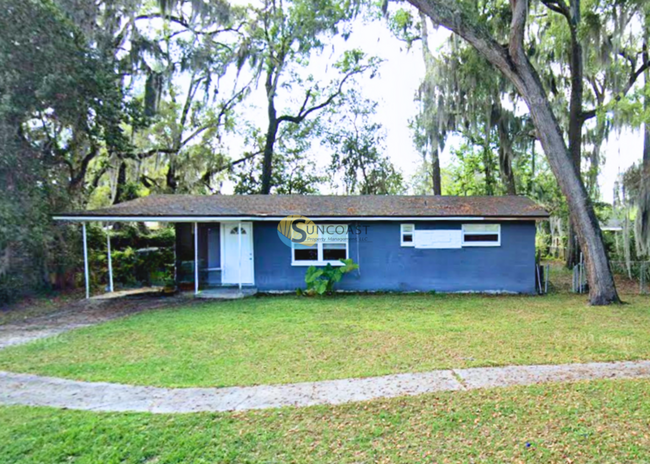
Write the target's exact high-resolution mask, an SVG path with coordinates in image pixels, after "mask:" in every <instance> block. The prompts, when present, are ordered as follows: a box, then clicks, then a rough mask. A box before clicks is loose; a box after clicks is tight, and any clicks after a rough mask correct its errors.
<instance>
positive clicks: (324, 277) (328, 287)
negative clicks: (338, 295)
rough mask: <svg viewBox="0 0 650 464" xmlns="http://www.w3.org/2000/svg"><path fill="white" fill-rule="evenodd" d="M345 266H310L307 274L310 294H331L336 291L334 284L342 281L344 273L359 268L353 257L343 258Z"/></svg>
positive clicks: (306, 278) (306, 281)
mask: <svg viewBox="0 0 650 464" xmlns="http://www.w3.org/2000/svg"><path fill="white" fill-rule="evenodd" d="M340 261H341V262H342V263H343V266H332V265H331V264H328V265H327V266H325V267H320V268H318V267H316V266H310V267H309V268H308V269H307V274H306V275H305V283H306V284H307V294H308V295H325V294H327V295H329V294H331V293H332V292H333V291H334V284H336V283H337V282H340V281H341V279H342V278H343V274H347V273H348V272H352V271H354V270H356V269H359V265H358V264H356V263H355V262H354V261H353V260H351V259H341V260H340Z"/></svg>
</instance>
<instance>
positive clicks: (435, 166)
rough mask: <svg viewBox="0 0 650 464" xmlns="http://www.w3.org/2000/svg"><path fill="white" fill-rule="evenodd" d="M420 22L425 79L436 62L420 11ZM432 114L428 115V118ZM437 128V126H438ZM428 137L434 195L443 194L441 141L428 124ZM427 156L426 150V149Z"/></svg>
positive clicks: (424, 19)
mask: <svg viewBox="0 0 650 464" xmlns="http://www.w3.org/2000/svg"><path fill="white" fill-rule="evenodd" d="M420 23H421V27H422V59H423V61H424V69H425V79H429V77H430V76H431V75H432V74H433V69H434V64H433V56H432V55H431V50H429V28H428V27H427V17H426V15H425V14H424V13H422V12H420ZM425 107H426V106H425ZM429 116H430V115H427V118H428V117H429ZM436 129H437V128H436ZM425 130H426V132H427V139H428V141H429V147H430V150H431V185H432V187H433V194H434V195H442V179H441V176H440V143H439V137H438V136H437V135H436V137H434V136H433V134H431V133H430V132H431V130H432V128H431V127H429V124H426V127H425ZM424 153H425V156H426V151H424Z"/></svg>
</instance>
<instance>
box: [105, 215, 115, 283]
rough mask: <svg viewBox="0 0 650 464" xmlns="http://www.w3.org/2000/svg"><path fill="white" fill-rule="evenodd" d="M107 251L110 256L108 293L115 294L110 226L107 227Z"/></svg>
mask: <svg viewBox="0 0 650 464" xmlns="http://www.w3.org/2000/svg"><path fill="white" fill-rule="evenodd" d="M106 251H107V254H108V291H109V292H111V293H113V292H114V291H115V288H114V287H113V258H112V257H111V230H110V226H109V225H106Z"/></svg>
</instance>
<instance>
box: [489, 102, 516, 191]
mask: <svg viewBox="0 0 650 464" xmlns="http://www.w3.org/2000/svg"><path fill="white" fill-rule="evenodd" d="M497 98H498V96H497ZM493 113H495V114H494V117H495V120H496V125H497V131H498V134H499V174H500V176H501V182H503V185H504V186H505V188H506V192H507V193H508V195H517V184H516V183H515V173H514V171H513V170H512V160H513V159H514V158H515V155H514V152H513V150H512V141H511V140H510V135H509V133H508V126H507V125H506V121H505V117H504V115H503V109H502V108H501V104H500V102H499V103H496V104H495V105H494V107H493Z"/></svg>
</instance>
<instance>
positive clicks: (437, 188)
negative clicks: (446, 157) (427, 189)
mask: <svg viewBox="0 0 650 464" xmlns="http://www.w3.org/2000/svg"><path fill="white" fill-rule="evenodd" d="M431 185H432V186H433V194H434V195H442V178H441V175H440V150H439V149H438V148H436V149H435V150H431Z"/></svg>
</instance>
